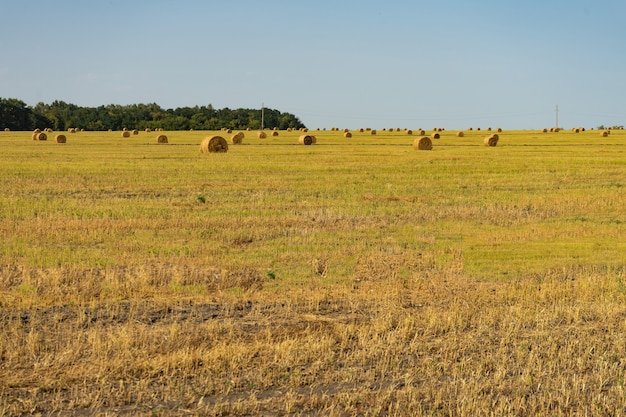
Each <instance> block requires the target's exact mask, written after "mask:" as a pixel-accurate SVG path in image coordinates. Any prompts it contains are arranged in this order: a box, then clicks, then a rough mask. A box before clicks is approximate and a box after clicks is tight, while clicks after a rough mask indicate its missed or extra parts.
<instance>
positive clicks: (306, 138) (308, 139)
mask: <svg viewBox="0 0 626 417" xmlns="http://www.w3.org/2000/svg"><path fill="white" fill-rule="evenodd" d="M315 142H316V140H315V136H311V135H300V137H299V138H298V143H299V144H300V145H313V144H314V143H315Z"/></svg>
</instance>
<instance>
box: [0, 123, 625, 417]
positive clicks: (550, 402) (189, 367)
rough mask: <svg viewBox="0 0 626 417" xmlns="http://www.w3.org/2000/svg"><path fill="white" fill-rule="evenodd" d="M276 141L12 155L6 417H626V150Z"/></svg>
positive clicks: (6, 248)
mask: <svg viewBox="0 0 626 417" xmlns="http://www.w3.org/2000/svg"><path fill="white" fill-rule="evenodd" d="M234 133H236V132H233V134H234ZM266 133H267V137H266V138H264V139H261V138H259V137H258V136H257V134H256V132H254V131H253V132H245V131H244V138H243V140H242V141H241V144H237V145H234V144H232V142H231V141H230V138H231V135H232V134H227V133H225V132H200V131H184V132H181V131H172V132H158V133H157V132H151V133H146V132H143V131H141V132H139V133H138V134H136V135H130V137H126V138H125V137H122V134H121V132H77V133H68V132H64V134H65V136H66V139H67V141H66V143H56V141H55V140H54V136H55V134H54V132H53V133H49V134H48V140H46V141H40V140H32V133H31V132H1V131H0V190H1V193H0V238H1V239H0V334H1V335H2V337H1V338H0V416H14V415H42V416H44V415H53V416H74V415H78V416H84V415H103V416H104V415H106V416H131V415H132V416H136V415H146V416H155V415H157V416H161V415H162V416H170V415H180V416H187V415H189V416H191V415H203V416H204V415H207V416H232V415H234V416H243V415H248V416H252V415H254V416H257V415H259V416H263V415H265V416H273V415H288V416H300V415H302V416H313V415H326V416H414V415H415V416H417V415H434V416H440V415H441V416H450V415H454V416H480V415H495V416H506V415H511V416H512V415H533V416H558V415H563V416H565V415H594V416H598V415H607V416H608V415H611V416H620V415H626V385H625V384H626V380H625V378H626V338H625V337H624V335H625V334H626V255H625V254H626V239H625V238H624V236H626V208H625V207H626V132H624V131H612V132H611V134H609V135H608V136H606V137H603V136H601V134H600V132H599V131H596V130H587V131H584V132H580V133H574V132H572V131H570V130H562V131H561V132H547V133H542V132H541V131H530V130H527V131H506V130H505V131H504V132H502V133H499V141H498V143H497V146H493V147H489V146H485V145H484V144H483V141H484V138H485V137H486V136H487V135H488V134H489V133H491V132H486V131H485V129H484V128H483V130H481V131H477V130H476V129H474V130H471V131H470V130H465V131H464V134H465V135H464V136H463V137H458V136H457V135H456V131H448V130H444V131H442V132H440V138H439V139H432V145H433V148H432V150H415V149H414V148H413V147H412V144H413V141H414V140H415V139H416V138H418V136H417V135H415V134H413V135H408V134H407V133H406V132H405V131H403V130H400V131H395V130H394V131H393V132H391V131H390V130H389V129H386V130H384V131H383V130H382V129H378V130H377V134H376V135H372V134H370V132H368V131H365V132H358V131H352V132H351V134H352V137H350V138H346V137H344V135H343V132H342V131H330V130H329V131H313V130H312V131H310V132H309V134H311V135H314V136H315V137H316V139H317V140H316V143H314V144H313V145H310V146H305V145H302V144H299V143H298V138H299V136H300V135H301V132H295V131H294V132H288V131H280V132H278V136H272V135H271V131H269V130H267V131H266ZM430 133H431V131H430V130H428V131H427V134H430ZM158 134H164V135H166V136H167V139H168V140H167V143H157V135H158ZM215 134H219V135H222V136H223V137H224V138H225V139H227V141H228V143H229V145H228V146H229V148H228V152H226V153H200V143H201V142H202V140H203V139H204V138H205V137H207V136H209V135H215Z"/></svg>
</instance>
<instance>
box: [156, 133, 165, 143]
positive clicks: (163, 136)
mask: <svg viewBox="0 0 626 417" xmlns="http://www.w3.org/2000/svg"><path fill="white" fill-rule="evenodd" d="M156 140H157V143H167V136H165V135H158V136H157V137H156Z"/></svg>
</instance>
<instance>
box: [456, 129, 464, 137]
mask: <svg viewBox="0 0 626 417" xmlns="http://www.w3.org/2000/svg"><path fill="white" fill-rule="evenodd" d="M456 136H457V137H458V138H462V137H463V136H465V133H463V132H462V131H461V130H459V131H458V132H456Z"/></svg>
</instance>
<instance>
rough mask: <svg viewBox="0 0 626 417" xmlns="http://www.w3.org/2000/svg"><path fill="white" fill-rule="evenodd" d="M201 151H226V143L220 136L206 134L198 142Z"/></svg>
mask: <svg viewBox="0 0 626 417" xmlns="http://www.w3.org/2000/svg"><path fill="white" fill-rule="evenodd" d="M200 152H201V153H220V152H228V143H227V142H226V139H224V138H223V137H221V136H218V135H214V136H207V137H206V138H204V139H203V140H202V142H201V143H200Z"/></svg>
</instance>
